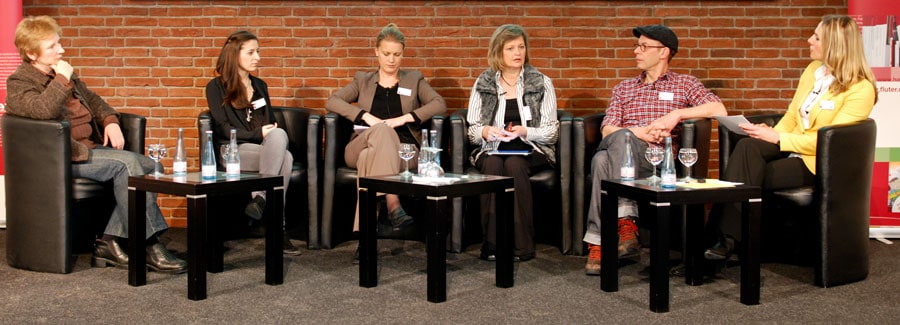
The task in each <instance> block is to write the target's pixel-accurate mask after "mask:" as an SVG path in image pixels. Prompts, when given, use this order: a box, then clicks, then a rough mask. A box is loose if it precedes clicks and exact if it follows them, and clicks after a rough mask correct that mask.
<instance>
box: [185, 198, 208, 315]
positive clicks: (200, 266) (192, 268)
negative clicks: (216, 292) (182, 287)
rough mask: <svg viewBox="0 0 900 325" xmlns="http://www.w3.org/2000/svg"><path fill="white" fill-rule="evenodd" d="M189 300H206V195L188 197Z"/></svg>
mask: <svg viewBox="0 0 900 325" xmlns="http://www.w3.org/2000/svg"><path fill="white" fill-rule="evenodd" d="M187 217H188V220H187V221H188V247H187V250H188V260H187V262H188V299H190V300H203V299H206V261H207V257H206V242H207V240H206V195H188V196H187Z"/></svg>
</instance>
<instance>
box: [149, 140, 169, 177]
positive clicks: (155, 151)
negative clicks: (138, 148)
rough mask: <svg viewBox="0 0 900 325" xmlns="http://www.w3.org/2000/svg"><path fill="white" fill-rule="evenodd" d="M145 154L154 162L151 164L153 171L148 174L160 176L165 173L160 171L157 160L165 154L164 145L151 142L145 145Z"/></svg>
mask: <svg viewBox="0 0 900 325" xmlns="http://www.w3.org/2000/svg"><path fill="white" fill-rule="evenodd" d="M147 156H148V157H150V159H153V161H154V162H156V163H155V164H153V173H152V174H150V175H153V176H162V175H165V174H164V173H163V172H161V171H160V170H159V169H160V163H159V160H160V159H162V158H163V157H165V156H166V146H164V145H162V144H151V145H148V146H147Z"/></svg>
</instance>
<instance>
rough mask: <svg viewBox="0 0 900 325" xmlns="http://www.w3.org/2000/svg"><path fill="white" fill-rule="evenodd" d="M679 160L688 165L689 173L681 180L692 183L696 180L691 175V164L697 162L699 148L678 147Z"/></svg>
mask: <svg viewBox="0 0 900 325" xmlns="http://www.w3.org/2000/svg"><path fill="white" fill-rule="evenodd" d="M678 160H680V161H681V164H682V165H684V166H685V167H687V175H686V176H684V178H682V179H680V180H679V181H682V182H685V183H690V182H694V181H696V179H694V178H692V177H691V166H693V165H694V164H695V163H697V148H681V149H678Z"/></svg>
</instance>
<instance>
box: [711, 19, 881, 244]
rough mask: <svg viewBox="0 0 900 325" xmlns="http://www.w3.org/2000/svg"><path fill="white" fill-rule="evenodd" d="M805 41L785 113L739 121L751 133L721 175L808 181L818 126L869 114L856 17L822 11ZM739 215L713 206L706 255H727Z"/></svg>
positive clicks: (777, 182)
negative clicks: (772, 119)
mask: <svg viewBox="0 0 900 325" xmlns="http://www.w3.org/2000/svg"><path fill="white" fill-rule="evenodd" d="M807 42H808V43H809V50H810V58H812V59H813V62H812V63H810V64H809V66H807V67H806V70H804V71H803V75H801V76H800V83H799V85H798V86H797V91H796V92H795V93H794V98H793V100H792V101H791V104H790V105H789V106H788V110H787V112H786V113H785V114H784V117H782V119H781V121H779V122H778V124H776V125H775V127H769V126H767V125H765V124H757V125H751V124H744V125H741V128H742V129H743V130H744V131H745V132H747V134H748V135H749V136H750V137H749V138H745V139H742V140H741V141H739V142H738V144H737V145H736V146H735V149H734V152H733V153H732V154H731V160H730V162H729V163H728V166H727V167H726V168H725V171H724V172H723V174H722V179H724V180H728V181H735V182H741V183H745V184H748V185H756V186H762V188H763V189H764V190H778V189H785V188H794V187H801V186H807V185H813V184H814V182H815V173H816V141H817V137H818V130H819V128H821V127H823V126H828V125H833V124H843V123H849V122H856V121H862V120H864V119H866V118H868V117H869V113H870V112H871V111H872V107H873V106H874V105H875V101H876V100H877V96H878V94H877V91H876V89H875V78H874V77H873V75H872V71H871V70H870V69H869V66H868V65H867V64H866V58H865V55H864V54H863V46H862V38H861V35H860V32H859V27H858V26H857V25H856V22H854V21H853V19H852V18H850V17H848V16H843V15H840V16H838V15H832V16H825V17H824V18H823V19H822V21H821V22H820V23H819V25H818V26H817V27H816V30H815V33H813V35H812V36H810V37H809V39H808V40H807ZM740 221H741V219H740V210H739V208H738V207H737V206H736V205H734V204H725V205H715V206H713V210H712V212H711V213H710V224H709V225H710V229H713V230H714V231H717V232H718V234H715V235H716V237H718V242H717V243H716V244H715V245H714V246H713V247H712V248H710V249H707V250H706V252H705V254H704V255H705V256H706V258H707V259H712V260H721V259H727V258H728V257H729V256H730V255H731V253H732V252H733V250H734V247H735V245H736V244H735V242H737V241H740V237H739V236H740V233H741V232H740Z"/></svg>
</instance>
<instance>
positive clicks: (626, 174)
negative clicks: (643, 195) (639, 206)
mask: <svg viewBox="0 0 900 325" xmlns="http://www.w3.org/2000/svg"><path fill="white" fill-rule="evenodd" d="M621 177H622V179H623V180H626V181H629V180H634V167H622V169H621Z"/></svg>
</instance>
